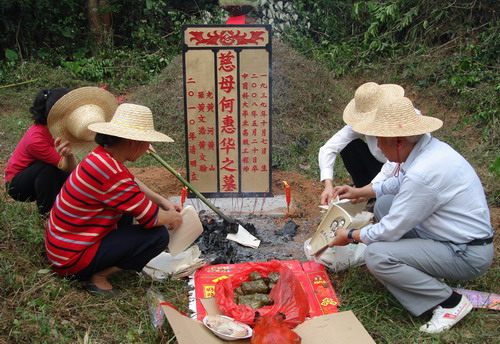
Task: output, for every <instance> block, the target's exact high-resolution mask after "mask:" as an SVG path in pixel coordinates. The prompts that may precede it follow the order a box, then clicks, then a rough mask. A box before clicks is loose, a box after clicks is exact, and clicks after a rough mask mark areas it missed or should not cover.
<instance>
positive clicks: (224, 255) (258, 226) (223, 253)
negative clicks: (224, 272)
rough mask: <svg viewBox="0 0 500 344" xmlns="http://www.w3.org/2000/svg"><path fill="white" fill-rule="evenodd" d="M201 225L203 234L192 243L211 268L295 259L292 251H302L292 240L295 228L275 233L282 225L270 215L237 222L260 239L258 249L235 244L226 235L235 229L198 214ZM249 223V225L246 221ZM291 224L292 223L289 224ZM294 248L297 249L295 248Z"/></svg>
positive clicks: (291, 227)
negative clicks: (223, 265)
mask: <svg viewBox="0 0 500 344" xmlns="http://www.w3.org/2000/svg"><path fill="white" fill-rule="evenodd" d="M200 215H201V216H200V219H201V223H202V225H203V233H202V235H201V236H200V237H199V238H198V239H197V240H196V241H195V243H194V244H196V245H198V247H199V248H200V251H201V258H203V259H205V260H206V261H207V262H209V263H210V264H212V265H216V264H237V263H244V262H250V261H253V262H265V261H269V260H271V259H278V260H290V259H294V257H293V255H292V253H291V252H293V251H295V252H302V251H303V250H302V245H303V244H302V243H294V242H293V241H290V240H291V237H293V236H294V235H295V234H294V233H296V232H297V230H296V229H297V228H298V227H299V226H298V225H296V224H295V226H292V224H290V225H288V227H287V226H285V227H286V231H284V230H285V229H284V228H283V229H282V230H281V231H284V232H283V234H282V235H279V234H277V232H278V231H276V229H277V228H280V227H283V222H280V221H279V220H277V219H276V218H273V217H270V216H252V215H251V216H247V217H246V218H243V217H241V218H238V219H236V222H237V224H240V225H241V226H243V227H244V228H245V229H246V230H247V231H248V232H249V233H251V234H252V235H253V236H255V237H256V238H258V239H259V240H261V244H260V246H259V248H257V249H254V248H251V247H246V246H243V245H240V244H238V243H236V242H234V241H231V240H227V239H226V236H227V234H228V233H236V232H237V230H238V226H237V225H235V226H233V225H229V226H228V224H227V223H225V222H224V221H222V220H216V219H214V218H212V217H210V216H207V215H202V214H200ZM246 220H248V221H251V223H248V222H246ZM291 222H292V223H293V221H291ZM295 246H296V247H295Z"/></svg>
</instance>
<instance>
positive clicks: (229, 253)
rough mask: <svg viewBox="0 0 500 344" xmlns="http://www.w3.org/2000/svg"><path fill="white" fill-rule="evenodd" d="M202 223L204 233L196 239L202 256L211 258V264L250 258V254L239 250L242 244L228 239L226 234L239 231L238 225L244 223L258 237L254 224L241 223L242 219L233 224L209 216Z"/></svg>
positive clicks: (229, 262)
mask: <svg viewBox="0 0 500 344" xmlns="http://www.w3.org/2000/svg"><path fill="white" fill-rule="evenodd" d="M201 223H202V225H203V233H202V235H201V236H200V237H199V238H198V239H197V240H196V241H195V244H196V245H198V247H199V248H200V251H201V253H202V256H204V257H205V259H207V260H209V261H210V262H211V264H214V265H215V264H235V263H239V262H241V261H247V260H248V258H249V257H248V254H245V253H243V252H239V251H240V250H239V246H240V245H239V244H237V243H236V242H234V241H231V240H227V239H226V236H227V235H228V234H229V233H237V231H238V225H242V226H243V227H244V228H245V229H246V230H247V231H248V232H249V233H250V234H252V235H254V236H255V237H257V235H256V230H255V226H254V225H252V224H249V223H247V224H245V223H241V222H240V221H236V223H232V224H231V223H228V222H226V221H216V220H215V219H212V218H209V217H206V218H205V219H202V221H201Z"/></svg>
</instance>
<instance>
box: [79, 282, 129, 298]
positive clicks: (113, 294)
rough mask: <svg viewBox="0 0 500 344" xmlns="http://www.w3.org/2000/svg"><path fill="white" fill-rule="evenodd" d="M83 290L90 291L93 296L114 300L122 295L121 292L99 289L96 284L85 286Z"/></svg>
mask: <svg viewBox="0 0 500 344" xmlns="http://www.w3.org/2000/svg"><path fill="white" fill-rule="evenodd" d="M83 289H85V290H86V291H88V292H89V293H90V294H92V295H101V296H105V297H107V298H113V297H116V296H118V295H119V294H120V292H119V291H118V290H116V289H109V290H105V289H101V288H99V287H98V286H96V285H95V284H92V283H87V284H85V285H84V286H83Z"/></svg>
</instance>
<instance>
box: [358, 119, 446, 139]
mask: <svg viewBox="0 0 500 344" xmlns="http://www.w3.org/2000/svg"><path fill="white" fill-rule="evenodd" d="M442 126H443V121H441V120H440V119H439V118H434V117H429V116H415V118H414V120H413V121H412V122H407V123H404V124H402V123H380V122H377V121H376V119H375V118H372V119H370V120H367V121H363V122H358V123H356V124H354V125H353V126H352V129H353V130H354V131H355V132H357V133H360V134H364V135H368V136H379V137H406V136H414V135H422V134H426V133H431V132H433V131H436V130H438V129H439V128H441V127H442Z"/></svg>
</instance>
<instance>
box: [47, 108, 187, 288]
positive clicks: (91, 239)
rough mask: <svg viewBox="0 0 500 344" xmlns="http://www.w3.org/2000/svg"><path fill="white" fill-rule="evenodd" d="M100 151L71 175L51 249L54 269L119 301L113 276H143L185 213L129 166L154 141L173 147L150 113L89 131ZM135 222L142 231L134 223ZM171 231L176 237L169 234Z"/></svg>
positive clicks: (121, 116)
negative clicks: (128, 272)
mask: <svg viewBox="0 0 500 344" xmlns="http://www.w3.org/2000/svg"><path fill="white" fill-rule="evenodd" d="M88 128H89V129H90V130H91V131H94V132H96V133H97V134H96V137H95V141H96V142H97V144H98V145H99V146H98V147H97V148H96V149H94V150H93V151H92V152H91V153H90V154H88V155H87V156H86V157H85V158H84V159H83V160H82V162H81V163H80V164H79V165H78V167H77V168H76V169H75V170H74V171H73V172H72V173H71V175H70V177H69V178H68V180H67V181H66V183H65V184H64V186H63V188H62V189H61V192H60V193H59V195H58V196H57V198H56V202H55V203H54V207H53V208H52V210H51V212H50V217H49V220H48V223H47V227H46V233H45V246H46V251H47V257H48V259H49V260H50V262H51V263H52V264H53V269H54V270H55V271H56V272H57V273H59V274H61V275H65V276H67V275H73V276H75V277H76V278H77V279H79V280H82V281H86V285H85V289H87V290H88V291H90V292H92V293H98V294H110V295H112V294H114V289H113V287H112V285H111V284H110V283H109V281H108V277H109V276H110V275H111V274H113V273H116V272H118V271H121V270H135V271H138V272H140V271H141V270H142V269H143V267H144V266H145V265H146V264H147V263H148V262H149V260H151V259H152V258H154V257H155V256H157V255H158V254H159V253H160V252H162V251H163V250H165V248H166V247H167V245H168V241H169V235H168V230H175V229H176V228H177V227H178V226H179V225H180V224H181V222H182V218H181V216H180V214H179V212H180V210H181V207H180V205H178V204H174V203H172V202H170V201H168V200H167V199H165V198H164V197H162V196H160V195H159V194H157V193H155V192H153V191H152V190H150V189H149V188H148V187H147V186H146V185H144V184H143V183H142V182H141V181H139V180H138V179H136V178H135V177H134V176H133V175H132V173H131V172H130V171H129V170H128V169H127V168H126V167H125V165H124V163H125V162H126V161H136V160H137V159H138V158H139V157H140V156H142V155H143V154H144V153H145V152H146V151H147V149H148V147H149V142H155V141H156V142H172V141H173V140H172V139H171V138H170V137H168V136H166V135H164V134H162V133H159V132H157V131H155V130H154V127H153V117H152V114H151V111H150V109H149V108H147V107H144V106H140V105H134V104H122V105H120V106H119V107H118V108H117V110H116V112H115V115H114V116H113V119H112V120H111V121H110V122H106V123H95V124H91V125H90V126H89V127H88ZM134 218H135V220H136V221H137V223H138V224H135V225H134V224H132V220H133V219H134ZM167 229H168V230H167Z"/></svg>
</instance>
